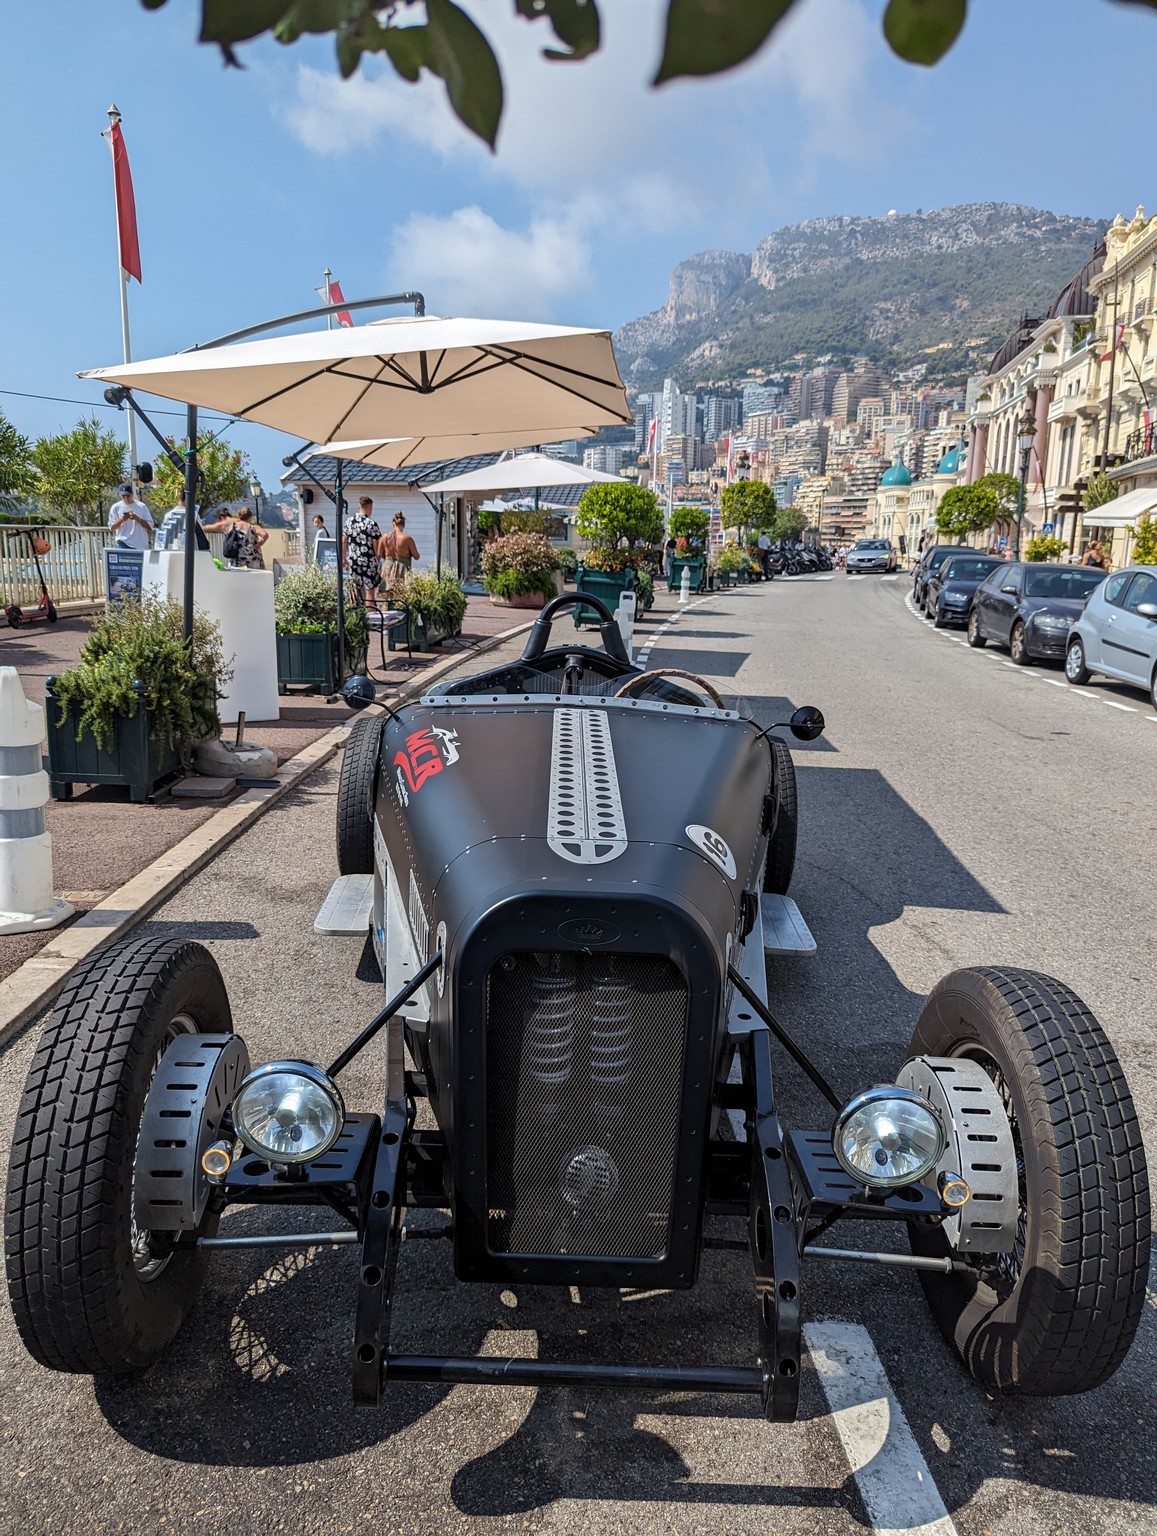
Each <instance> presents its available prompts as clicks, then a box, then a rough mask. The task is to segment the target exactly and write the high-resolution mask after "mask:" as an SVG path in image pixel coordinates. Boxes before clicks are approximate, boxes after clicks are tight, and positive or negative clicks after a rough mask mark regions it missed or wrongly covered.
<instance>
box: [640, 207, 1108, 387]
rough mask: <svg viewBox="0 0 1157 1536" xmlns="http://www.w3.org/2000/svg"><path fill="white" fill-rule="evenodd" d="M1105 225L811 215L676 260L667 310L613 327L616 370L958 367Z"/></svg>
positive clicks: (999, 217) (953, 211) (1005, 210)
mask: <svg viewBox="0 0 1157 1536" xmlns="http://www.w3.org/2000/svg"><path fill="white" fill-rule="evenodd" d="M1104 227H1105V226H1104V223H1103V221H1097V220H1093V219H1085V218H1074V217H1069V216H1066V215H1057V214H1052V213H1046V212H1042V211H1041V210H1040V209H1037V208H1028V207H1023V206H1021V205H1019V204H1014V203H972V204H967V205H964V206H960V207H953V208H940V209H936V210H934V211H932V212H929V213H923V212H920V213H915V214H889V215H887V216H886V217H884V218H855V217H851V216H842V217H838V218H824V219H811V220H808V222H807V223H804V224H796V225H792V226H790V227H789V228H786V229H780V230H776V231H775V232H774V233H773V234H770V235H767V236H765V237H764V239H762V240H760V241H759V242H758V244H757V245H756V247H755V250H754V251H753V252H752V253H751V255H750V256H749V255H745V254H742V253H739V252H733V251H705V252H703V253H701V254H700V255H698V256H693V257H691V258H690V260H688V261H683V262H680V263H679V265H678V266H677V267H676V268H675V271H674V273H673V274H672V277H671V282H670V290H669V294H668V298H667V303H666V305H665V306H664V307H663V308H662V309H658V310H655V311H653V312H652V313H651V314H649V315H644V316H642V317H641V318H639V319H638V320H632V321H629V322H628V323H627V324H626V325H624V326H623V327H622V328H621V329H620V330H619V332H618V334H617V336H616V338H615V344H616V348H617V350H618V355H619V361H620V364H621V366H622V367H623V369H624V372H625V373H626V374H627V375H628V377H629V379H630V382H631V383H632V384H634V385H635V386H636V387H639V388H646V387H648V386H649V385H652V384H654V383H656V382H658V380H659V378H660V377H661V376H662V375H663V374H664V373H674V374H676V375H680V376H681V380H682V382H683V383H684V384H691V383H695V382H704V381H707V380H709V379H711V378H727V377H734V376H737V375H739V374H741V373H743V372H745V371H746V370H748V369H750V368H766V369H774V368H775V367H777V366H779V365H781V364H783V363H786V362H787V361H789V360H790V359H792V358H793V357H795V356H797V355H798V354H800V353H803V354H805V355H807V356H815V355H819V354H822V353H833V354H835V355H837V356H839V355H841V354H844V355H848V356H851V355H857V354H861V353H864V354H866V355H868V356H870V357H873V358H874V359H875V360H876V361H878V362H880V363H884V364H899V363H903V362H907V361H913V360H920V355H921V354H922V353H927V352H928V351H929V350H930V349H932V348H938V349H939V350H940V351H941V352H945V351H947V352H949V353H951V354H952V356H951V358H948V359H942V361H946V362H950V363H952V364H957V365H958V366H959V368H960V370H961V371H967V368H968V367H969V366H972V365H971V364H970V362H969V359H968V357H967V355H966V354H967V351H968V348H969V347H972V348H973V349H974V350H975V351H976V353H977V356H978V357H981V356H982V355H983V353H984V351H985V349H986V348H987V347H988V344H989V342H990V341H993V342H995V341H999V339H1001V338H1002V337H1003V335H1004V334H1006V332H1007V331H1008V330H1010V329H1011V328H1012V326H1013V325H1014V324H1015V322H1016V321H1017V320H1018V319H1019V317H1020V315H1021V314H1022V313H1023V312H1024V311H1025V310H1027V311H1029V312H1030V313H1033V314H1037V313H1041V312H1043V310H1044V309H1045V308H1047V306H1048V304H1049V303H1050V302H1051V300H1052V299H1053V298H1054V297H1055V295H1056V294H1057V292H1059V290H1060V289H1061V288H1062V287H1063V286H1064V284H1065V283H1066V282H1067V281H1068V279H1069V278H1070V277H1071V276H1072V275H1073V273H1074V272H1075V271H1077V269H1078V268H1079V267H1080V266H1082V265H1083V264H1084V262H1085V261H1086V260H1087V259H1088V256H1089V255H1090V253H1091V251H1092V248H1093V246H1094V245H1095V244H1096V242H1097V240H1098V239H1099V238H1100V235H1101V233H1102V232H1103V230H1104ZM957 354H959V356H957ZM980 366H982V364H981V365H980ZM972 371H976V368H975V367H973V369H972Z"/></svg>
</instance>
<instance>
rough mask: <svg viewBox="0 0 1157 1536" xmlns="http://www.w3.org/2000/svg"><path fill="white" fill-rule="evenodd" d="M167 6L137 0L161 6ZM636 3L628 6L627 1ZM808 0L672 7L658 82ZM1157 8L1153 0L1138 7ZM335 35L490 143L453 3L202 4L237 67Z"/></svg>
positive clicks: (937, 10) (585, 38) (347, 68)
mask: <svg viewBox="0 0 1157 1536" xmlns="http://www.w3.org/2000/svg"><path fill="white" fill-rule="evenodd" d="M165 3H166V0H141V4H142V5H144V6H145V8H146V9H147V10H151V11H155V10H159V9H160V8H161V7H162V6H163V5H164V4H165ZM626 3H629V0H626ZM800 3H801V0H667V19H666V27H665V34H664V41H663V53H662V57H661V59H660V61H659V66H658V69H657V71H656V74H655V78H654V81H653V84H655V85H662V84H663V83H664V82H665V81H667V80H677V79H679V78H681V77H684V76H689V75H717V74H721V73H723V72H724V71H726V70H729V69H733V68H734V67H735V66H736V65H738V64H742V63H743V62H744V61H745V60H746V59H749V58H750V57H751V56H752V55H753V54H754V53H756V52H758V50H759V49H760V48H761V47H762V46H763V44H764V43H765V42H766V41H767V39H768V38H769V37H770V36H771V34H772V32H773V31H774V30H775V28H776V27H777V26H778V25H779V23H780V22H781V21H783V19H784V17H785V16H787V15H788V13H789V12H790V11H792V10H793V9H794V7H795V6H796V5H798V4H800ZM1133 3H1134V4H1148V5H1152V4H1153V3H1154V0H1133ZM966 4H967V0H888V5H887V8H886V10H885V12H884V19H883V29H884V36H885V38H886V39H887V42H888V45H889V47H890V48H891V49H892V51H893V52H894V53H896V54H898V55H899V57H900V58H902V59H904V60H906V61H907V62H908V63H910V64H925V65H929V64H935V63H936V62H937V61H938V60H939V59H941V58H943V56H944V55H945V54H946V53H947V52H948V50H949V48H951V47H952V44H953V43H954V42H955V41H956V38H957V36H958V35H959V33H960V30H961V28H962V27H963V25H964V16H965V7H966ZM513 5H514V11H515V14H516V15H517V16H521V17H523V18H525V19H526V20H527V21H531V22H533V21H537V20H540V19H543V18H545V19H546V20H547V21H548V22H549V25H550V29H551V30H552V31H553V33H554V38H555V42H556V44H558V45H559V46H554V47H548V48H545V49H544V50H543V54H544V57H545V58H547V59H551V60H576V59H585V58H587V57H588V56H589V55H590V54H592V53H595V52H597V50H598V47H599V42H600V39H601V24H600V19H599V12H598V6H597V4H596V0H513ZM307 32H308V33H317V34H326V33H331V32H332V33H334V34H335V43H336V51H337V63H338V68H339V69H340V70H341V73H342V75H343V77H345V78H346V79H348V78H349V76H350V75H352V74H353V73H354V71H355V70H356V69H357V67H358V64H359V63H360V62H361V58H362V55H363V54H365V53H384V54H385V55H386V57H387V58H388V59H389V61H390V63H391V64H392V65H393V67H394V69H395V70H396V71H397V73H398V74H399V75H400V76H401V77H402V79H403V80H407V81H410V82H411V83H412V82H414V81H416V80H417V79H418V78H419V77H420V76H421V73H422V71H423V70H427V71H429V73H430V74H432V75H436V76H438V78H440V79H441V80H442V81H443V82H444V83H445V86H446V94H447V95H448V97H449V98H450V105H451V106H452V107H453V109H454V111H455V113H456V114H457V115H458V118H459V119H460V121H461V122H462V123H464V124H465V125H466V127H467V128H469V129H470V130H471V132H473V133H476V134H477V135H478V136H479V138H481V139H484V140H485V141H486V143H487V144H489V145H490V146H491V147H492V148H493V146H494V141H495V139H496V137H497V135H498V125H499V122H500V121H501V117H502V97H503V85H502V75H501V72H500V70H499V68H498V61H497V59H496V58H495V56H494V51H493V49H492V48H491V46H490V44H489V42H488V41H487V39H486V36H485V34H484V33H482V32H481V31H480V30H479V29H478V27H477V26H476V25H475V23H474V22H473V21H472V20H471V19H470V17H469V16H467V14H466V12H465V11H463V10H461V9H459V7H458V6H457V5H455V4H454V3H453V0H396V3H393V4H389V5H386V4H383V3H382V0H247V3H245V4H236V3H230V0H201V34H200V40H201V42H203V43H211V44H216V46H217V47H219V48H220V50H221V52H222V54H223V56H224V58H225V62H226V63H227V64H233V65H237V64H238V59H237V57H236V54H235V52H234V49H235V47H236V45H237V44H238V43H244V42H248V41H249V40H250V39H252V38H257V37H261V36H263V35H264V34H265V33H270V34H271V35H272V36H273V37H275V38H276V39H277V41H278V42H279V43H294V42H296V41H297V39H298V38H299V37H301V36H302V34H303V33H307Z"/></svg>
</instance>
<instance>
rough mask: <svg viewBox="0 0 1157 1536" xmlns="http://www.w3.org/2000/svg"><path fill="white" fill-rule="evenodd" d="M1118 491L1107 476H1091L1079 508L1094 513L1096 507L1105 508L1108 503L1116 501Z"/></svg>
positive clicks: (1117, 487)
mask: <svg viewBox="0 0 1157 1536" xmlns="http://www.w3.org/2000/svg"><path fill="white" fill-rule="evenodd" d="M1120 489H1121V488H1120V486H1119V485H1118V484H1117V483H1116V481H1115V480H1110V479H1109V477H1108V475H1100V474H1098V475H1091V476H1090V478H1089V483H1088V485H1087V486H1086V487H1085V489H1084V492H1083V494H1082V496H1081V506H1082V507H1084V509H1085V511H1086V512H1095V511H1096V510H1097V508H1098V507H1103V506H1106V505H1107V504H1108V503H1109V502H1110V501H1116V499H1117V493H1118V491H1119V490H1120Z"/></svg>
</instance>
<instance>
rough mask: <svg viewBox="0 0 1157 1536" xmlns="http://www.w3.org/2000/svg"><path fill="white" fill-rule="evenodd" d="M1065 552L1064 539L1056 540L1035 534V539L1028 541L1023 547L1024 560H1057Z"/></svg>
mask: <svg viewBox="0 0 1157 1536" xmlns="http://www.w3.org/2000/svg"><path fill="white" fill-rule="evenodd" d="M1064 552H1065V541H1064V539H1057V538H1053V537H1051V536H1048V535H1045V534H1037V536H1036V538H1035V539H1029V541H1028V544H1027V545H1026V546H1025V551H1024V558H1025V559H1026V560H1038V561H1039V560H1059V559H1060V557H1061V556H1062V555H1063V554H1064Z"/></svg>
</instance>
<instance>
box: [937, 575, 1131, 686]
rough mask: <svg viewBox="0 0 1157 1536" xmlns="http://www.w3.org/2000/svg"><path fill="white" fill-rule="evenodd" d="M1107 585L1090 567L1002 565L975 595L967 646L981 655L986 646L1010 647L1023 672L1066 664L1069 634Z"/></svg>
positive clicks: (978, 588) (970, 614)
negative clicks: (1036, 664) (1032, 666)
mask: <svg viewBox="0 0 1157 1536" xmlns="http://www.w3.org/2000/svg"><path fill="white" fill-rule="evenodd" d="M1104 579H1105V572H1104V571H1098V570H1096V569H1095V568H1094V567H1093V566H1088V565H1053V564H1052V563H1051V562H1043V561H1042V562H1032V561H1018V562H1015V563H1013V564H1011V565H1009V564H1008V563H1007V562H1005V561H1003V560H1002V561H1001V562H1000V564H999V565H998V566H997V569H996V570H994V571H993V573H992V575H991V576H989V577H988V579H987V580H986V581H982V582H981V583H980V585H979V586H978V587H977V589H976V591H975V593H974V594H973V597H972V607H971V608H970V609H969V611H968V643H969V645H972V646H976V647H977V648H978V649H979V647H980V646H982V645H984V643H985V642H986V641H988V640H995V641H997V642H998V643H999V644H1000V645H1007V646H1008V653H1009V655H1010V656H1011V657H1012V659H1013V661H1015V662H1016V664H1017V666H1021V667H1023V666H1026V665H1027V664H1028V663H1029V662H1030V661H1035V660H1053V661H1062V660H1063V659H1064V655H1065V649H1066V647H1067V645H1068V639H1069V630H1070V629H1071V628H1072V626H1073V624H1074V623H1075V622H1076V620H1077V619H1078V618H1079V617H1080V615H1081V610H1082V609H1083V608H1084V606H1085V602H1086V600H1087V598H1088V597H1089V596H1090V594H1091V593H1093V592H1095V591H1096V589H1097V588H1098V587H1099V586H1100V585H1101V583H1102V582H1103V581H1104Z"/></svg>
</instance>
